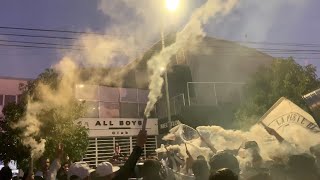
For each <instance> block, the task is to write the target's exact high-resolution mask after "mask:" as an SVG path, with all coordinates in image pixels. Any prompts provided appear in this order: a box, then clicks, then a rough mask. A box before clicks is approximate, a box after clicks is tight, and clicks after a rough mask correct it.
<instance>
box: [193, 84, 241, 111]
mask: <svg viewBox="0 0 320 180" xmlns="http://www.w3.org/2000/svg"><path fill="white" fill-rule="evenodd" d="M244 85H245V83H242V82H188V83H187V93H188V105H189V106H191V105H219V104H220V103H241V102H242V101H243V92H242V88H243V86H244Z"/></svg>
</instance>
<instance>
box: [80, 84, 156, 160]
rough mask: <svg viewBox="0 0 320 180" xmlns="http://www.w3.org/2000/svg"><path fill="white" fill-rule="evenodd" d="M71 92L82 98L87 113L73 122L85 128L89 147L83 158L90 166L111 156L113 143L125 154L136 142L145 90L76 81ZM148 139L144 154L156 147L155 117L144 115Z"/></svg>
mask: <svg viewBox="0 0 320 180" xmlns="http://www.w3.org/2000/svg"><path fill="white" fill-rule="evenodd" d="M75 96H76V98H77V99H78V100H80V101H85V104H86V106H87V109H88V111H87V114H86V116H85V117H83V118H80V119H79V120H78V121H77V122H78V123H79V124H81V125H83V126H85V127H87V128H88V129H89V143H90V144H89V147H88V151H87V153H86V155H85V157H84V158H83V160H84V161H86V162H88V163H89V164H90V165H91V166H96V165H97V164H99V163H101V162H104V161H108V160H109V159H110V158H112V156H113V153H114V147H115V145H116V144H119V145H120V147H121V152H122V153H123V154H124V155H129V154H130V153H131V152H132V150H133V147H134V146H135V144H136V135H137V134H138V133H139V131H140V130H141V128H142V121H143V120H142V116H143V112H144V109H145V106H146V103H147V100H148V98H147V96H148V91H147V90H143V89H137V88H118V87H107V86H99V85H88V84H78V85H76V88H75ZM146 130H147V133H148V140H147V143H146V144H145V147H144V154H143V155H142V156H144V157H146V156H148V154H151V153H154V152H155V149H156V148H157V135H158V120H157V119H156V118H151V119H148V122H147V127H146Z"/></svg>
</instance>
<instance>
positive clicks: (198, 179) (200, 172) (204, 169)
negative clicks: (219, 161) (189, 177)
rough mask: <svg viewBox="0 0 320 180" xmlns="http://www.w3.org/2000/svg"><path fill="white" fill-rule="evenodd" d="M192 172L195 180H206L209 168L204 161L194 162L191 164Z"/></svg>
mask: <svg viewBox="0 0 320 180" xmlns="http://www.w3.org/2000/svg"><path fill="white" fill-rule="evenodd" d="M191 168H192V172H193V174H194V177H195V180H202V179H208V177H209V175H210V173H209V167H208V163H207V161H205V160H195V161H194V162H193V164H192V167H191Z"/></svg>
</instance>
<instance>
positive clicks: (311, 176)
mask: <svg viewBox="0 0 320 180" xmlns="http://www.w3.org/2000/svg"><path fill="white" fill-rule="evenodd" d="M287 167H288V170H287V175H288V176H287V180H302V179H305V180H307V179H308V180H319V179H320V177H319V175H318V172H317V167H316V163H315V159H314V157H312V156H311V155H309V154H298V155H291V156H290V157H289V161H288V164H287Z"/></svg>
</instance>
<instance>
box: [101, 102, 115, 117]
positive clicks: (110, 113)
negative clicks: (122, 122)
mask: <svg viewBox="0 0 320 180" xmlns="http://www.w3.org/2000/svg"><path fill="white" fill-rule="evenodd" d="M119 116H120V105H119V103H106V102H100V115H99V117H100V118H117V117H119Z"/></svg>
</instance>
